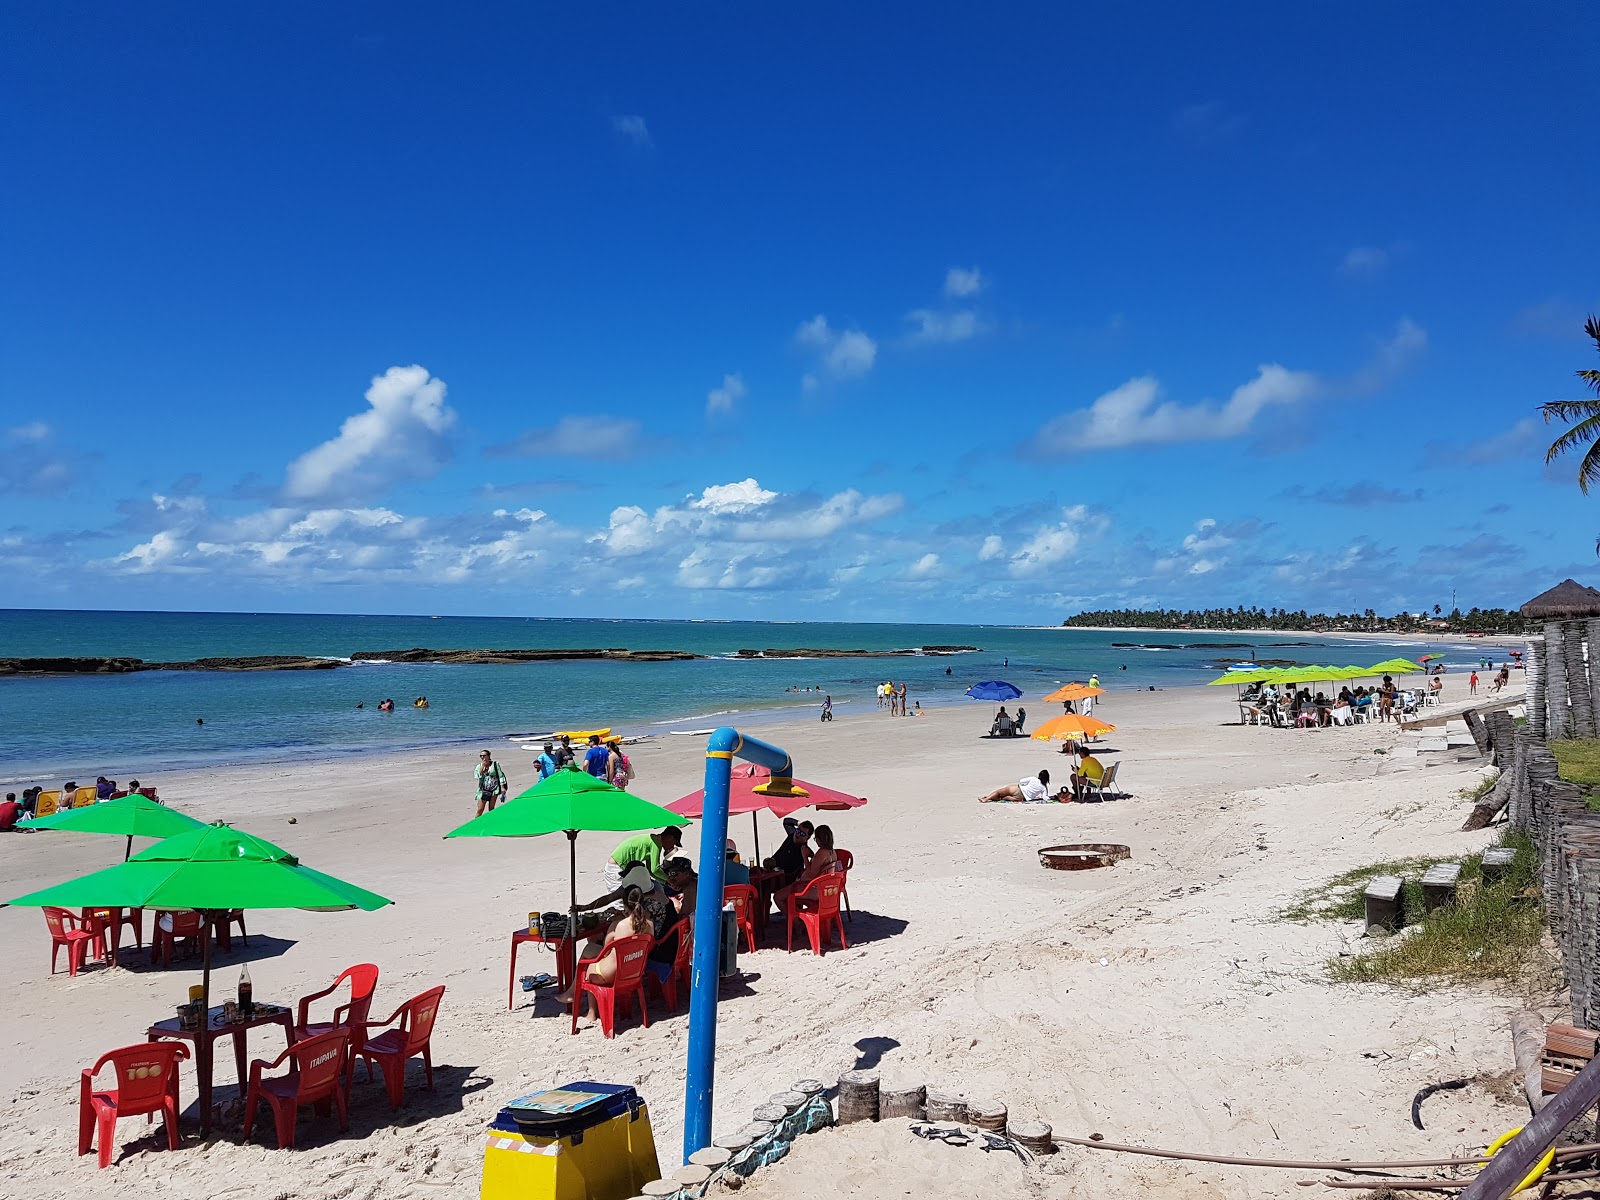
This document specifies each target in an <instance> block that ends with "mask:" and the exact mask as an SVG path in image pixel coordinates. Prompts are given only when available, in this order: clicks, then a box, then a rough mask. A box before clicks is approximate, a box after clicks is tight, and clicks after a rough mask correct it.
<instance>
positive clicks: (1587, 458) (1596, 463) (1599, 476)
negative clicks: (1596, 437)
mask: <svg viewBox="0 0 1600 1200" xmlns="http://www.w3.org/2000/svg"><path fill="white" fill-rule="evenodd" d="M1592 483H1600V442H1596V443H1595V444H1594V445H1592V446H1590V447H1589V453H1587V454H1585V455H1584V456H1583V462H1582V463H1581V464H1580V465H1579V467H1578V490H1579V491H1580V492H1582V493H1583V494H1584V495H1585V496H1587V495H1588V494H1589V485H1590V484H1592Z"/></svg>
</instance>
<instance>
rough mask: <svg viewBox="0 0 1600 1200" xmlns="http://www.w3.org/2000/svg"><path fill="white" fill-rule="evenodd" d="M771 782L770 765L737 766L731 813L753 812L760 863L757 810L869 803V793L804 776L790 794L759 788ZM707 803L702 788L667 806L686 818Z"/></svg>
mask: <svg viewBox="0 0 1600 1200" xmlns="http://www.w3.org/2000/svg"><path fill="white" fill-rule="evenodd" d="M771 783H772V772H771V771H769V770H768V769H767V768H766V767H761V766H757V765H756V764H755V763H741V764H740V765H739V766H737V767H735V768H734V770H733V781H732V784H731V785H730V787H729V789H728V814H729V815H730V816H733V815H737V814H739V813H749V814H750V827H751V830H752V832H753V835H754V837H755V857H756V861H757V862H759V861H760V860H761V831H760V829H759V828H757V826H756V814H757V813H759V812H770V813H771V814H772V815H773V816H775V817H787V816H788V815H789V814H790V813H792V812H796V811H798V810H799V809H802V808H816V809H821V810H823V811H825V812H842V811H844V810H845V809H851V808H860V807H861V806H862V805H863V804H865V803H866V802H867V798H866V797H865V796H852V795H850V794H849V793H848V792H840V791H836V790H835V789H833V788H829V787H823V786H821V785H820V784H816V783H807V782H806V781H805V780H803V779H796V780H795V781H794V791H793V792H791V793H790V794H789V795H783V794H781V793H780V794H767V793H763V792H759V791H756V790H755V789H756V788H758V787H767V786H770V785H771ZM705 804H706V793H705V789H704V788H701V789H700V790H699V791H697V792H690V793H689V794H688V795H687V796H683V797H681V798H680V799H677V800H674V801H673V802H672V803H671V804H669V805H667V807H668V808H669V809H671V810H672V811H673V812H675V813H677V814H678V815H679V816H682V817H698V816H699V815H700V814H701V813H702V812H703V811H705ZM704 853H705V848H704V847H701V854H702V855H703V854H704Z"/></svg>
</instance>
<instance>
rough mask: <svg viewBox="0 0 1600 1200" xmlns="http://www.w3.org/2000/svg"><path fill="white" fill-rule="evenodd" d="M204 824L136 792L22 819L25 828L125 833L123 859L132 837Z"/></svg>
mask: <svg viewBox="0 0 1600 1200" xmlns="http://www.w3.org/2000/svg"><path fill="white" fill-rule="evenodd" d="M205 827H206V825H205V822H204V821H197V820H196V819H195V818H193V817H190V816H185V815H184V814H183V813H181V812H178V811H177V810H176V809H172V808H168V807H167V806H166V805H165V804H157V803H156V802H155V801H154V800H152V799H150V797H149V796H141V795H139V794H138V793H134V794H133V795H131V796H123V797H122V798H121V799H118V800H105V801H102V802H101V803H99V804H91V805H89V806H88V807H86V808H64V809H61V810H59V811H58V812H54V813H51V814H50V815H49V816H48V817H37V818H33V819H30V820H27V821H24V822H22V828H24V829H67V830H71V831H72V832H73V833H109V834H115V835H117V836H119V837H126V838H127V839H128V844H127V846H126V848H125V849H124V850H123V852H122V858H123V861H124V862H126V861H127V859H128V858H129V857H130V856H131V855H132V854H133V839H134V838H136V837H148V838H169V837H172V836H174V835H175V834H179V833H189V832H191V831H193V830H196V829H204V828H205Z"/></svg>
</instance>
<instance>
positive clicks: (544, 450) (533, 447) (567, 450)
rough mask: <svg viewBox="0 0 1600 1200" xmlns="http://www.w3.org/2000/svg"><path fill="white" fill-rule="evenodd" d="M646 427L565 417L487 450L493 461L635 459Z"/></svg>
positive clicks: (613, 420) (615, 419) (603, 419)
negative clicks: (593, 458) (518, 459)
mask: <svg viewBox="0 0 1600 1200" xmlns="http://www.w3.org/2000/svg"><path fill="white" fill-rule="evenodd" d="M643 431H644V427H643V426H642V425H640V424H639V422H638V421H631V420H625V419H623V418H620V417H608V416H605V415H604V414H601V415H597V416H593V417H562V418H561V420H559V421H557V422H556V423H555V424H554V425H550V426H546V427H544V428H541V429H530V430H528V431H527V432H525V433H521V434H518V435H517V436H516V437H514V438H512V439H511V440H510V441H509V442H502V443H500V444H499V445H497V446H490V447H489V448H488V449H487V450H485V451H484V453H485V454H487V455H489V456H490V457H491V458H543V457H555V458H562V457H567V456H577V457H584V458H588V457H595V456H600V457H606V458H610V459H624V458H632V457H634V456H635V455H637V454H638V453H639V452H640V450H641V448H642V447H641V443H640V435H641V434H642V433H643Z"/></svg>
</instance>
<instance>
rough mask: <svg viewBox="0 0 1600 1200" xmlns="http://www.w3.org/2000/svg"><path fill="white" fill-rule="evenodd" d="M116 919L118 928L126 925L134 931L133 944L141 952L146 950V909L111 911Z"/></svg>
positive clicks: (117, 909) (115, 909)
mask: <svg viewBox="0 0 1600 1200" xmlns="http://www.w3.org/2000/svg"><path fill="white" fill-rule="evenodd" d="M111 912H112V914H113V915H114V916H115V917H116V924H117V928H118V929H121V928H122V927H123V926H124V925H126V926H129V927H131V928H132V930H133V943H134V945H135V946H136V947H138V948H139V949H140V950H143V949H144V909H142V908H114V909H112V910H111Z"/></svg>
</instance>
